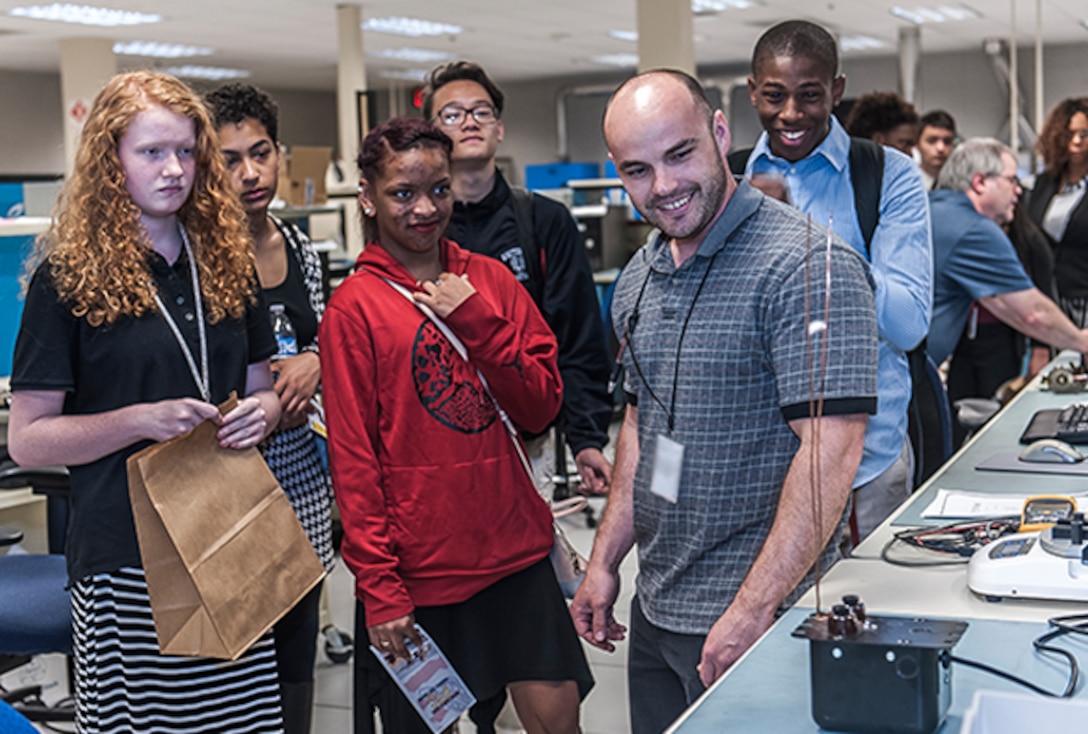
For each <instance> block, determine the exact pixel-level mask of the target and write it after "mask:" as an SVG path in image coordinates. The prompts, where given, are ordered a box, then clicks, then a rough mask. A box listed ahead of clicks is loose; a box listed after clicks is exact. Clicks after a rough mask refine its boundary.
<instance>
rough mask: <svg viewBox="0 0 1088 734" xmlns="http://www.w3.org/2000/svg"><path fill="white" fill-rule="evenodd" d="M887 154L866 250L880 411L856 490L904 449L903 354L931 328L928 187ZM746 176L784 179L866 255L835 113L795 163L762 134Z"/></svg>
mask: <svg viewBox="0 0 1088 734" xmlns="http://www.w3.org/2000/svg"><path fill="white" fill-rule="evenodd" d="M884 153H885V156H884V180H883V189H882V190H881V196H880V222H879V224H878V225H877V228H876V231H875V232H874V233H873V239H872V243H871V244H870V246H869V252H868V253H867V259H868V260H869V264H870V267H871V268H872V273H873V279H874V280H875V281H876V318H877V330H878V333H879V335H880V364H879V368H878V370H879V371H878V373H877V392H878V397H879V400H878V404H877V414H876V415H874V416H870V417H869V425H868V428H867V429H866V432H865V451H864V454H863V455H862V459H861V467H860V468H859V469H858V473H857V476H856V477H855V478H854V486H855V487H860V486H861V485H863V484H866V483H867V482H869V481H871V480H873V479H875V478H876V477H878V476H880V475H881V474H883V473H884V472H885V471H886V470H887V469H888V467H890V466H891V465H892V463H893V462H894V461H895V460H896V458H898V456H899V454H900V452H901V451H902V450H903V442H904V441H905V440H906V434H907V403H908V402H909V401H910V369H909V366H908V364H907V358H906V354H905V353H906V352H908V351H910V350H911V349H913V348H914V347H915V346H917V345H918V343H919V342H920V341H921V340H922V339H923V338H924V337H925V336H926V334H927V332H928V331H929V318H930V311H931V304H932V300H933V299H932V278H933V246H932V243H931V240H930V229H929V202H928V201H927V198H926V191H925V188H923V186H922V179H921V177H920V176H919V173H918V169H917V167H916V166H915V164H914V162H913V161H912V160H911V159H910V158H908V157H907V156H905V155H903V154H902V153H900V152H899V151H898V150H893V149H891V148H885V150H884ZM745 173H747V174H749V175H751V174H752V173H777V174H779V175H781V176H783V177H784V178H785V179H786V184H787V187H788V190H789V196H790V203H792V204H793V205H794V206H796V207H797V208H798V209H800V210H801V211H803V212H806V213H808V214H811V215H812V219H813V221H814V222H817V223H819V224H821V225H824V226H827V223H828V221H829V219H830V220H831V221H832V228H833V229H834V230H835V233H836V234H837V235H839V236H840V237H842V238H843V239H844V240H845V241H846V242H847V243H849V244H850V245H851V246H852V247H854V248H855V249H856V250H858V252H861V253H862V254H866V248H865V240H864V238H863V237H862V235H861V226H860V225H859V224H858V217H857V211H856V209H855V206H854V187H853V184H852V182H851V179H850V136H849V135H848V134H847V132H846V130H845V129H844V128H843V126H842V125H841V124H840V123H839V121H838V120H836V119H835V118H834V117H833V118H831V131H830V133H828V136H827V137H826V138H824V140H823V142H821V143H820V145H819V146H818V147H817V148H816V149H815V150H814V151H812V152H811V153H809V154H808V155H807V156H806V157H805V158H803V159H802V160H799V161H797V162H790V161H787V160H786V159H784V158H779V157H778V156H776V155H774V153H772V152H771V149H770V147H769V146H768V143H767V133H766V132H764V133H763V134H762V135H760V136H759V140H758V141H756V145H755V148H754V149H753V150H752V155H751V156H750V157H749V159H748V167H747V170H746V171H745ZM832 215H834V216H833V219H832ZM832 277H834V275H832ZM832 326H834V325H832Z"/></svg>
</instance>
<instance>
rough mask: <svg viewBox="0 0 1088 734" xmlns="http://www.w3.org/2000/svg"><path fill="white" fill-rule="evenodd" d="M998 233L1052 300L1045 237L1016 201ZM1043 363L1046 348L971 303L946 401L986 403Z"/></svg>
mask: <svg viewBox="0 0 1088 734" xmlns="http://www.w3.org/2000/svg"><path fill="white" fill-rule="evenodd" d="M1003 229H1004V230H1005V233H1006V234H1007V235H1008V237H1009V241H1010V242H1012V246H1013V249H1015V250H1016V256H1017V257H1018V258H1019V259H1020V264H1021V265H1023V266H1024V271H1025V272H1026V273H1027V274H1028V277H1029V278H1031V281H1032V283H1034V284H1035V287H1036V288H1038V289H1039V291H1040V292H1041V293H1043V294H1044V295H1046V296H1047V297H1049V298H1051V299H1056V298H1057V291H1056V289H1055V287H1054V254H1053V253H1052V252H1051V250H1050V243H1049V241H1048V240H1047V238H1046V235H1045V234H1043V231H1042V230H1041V229H1039V227H1038V226H1037V225H1036V224H1035V222H1033V221H1031V219H1029V218H1028V215H1027V211H1026V210H1025V208H1024V205H1023V202H1022V201H1020V202H1017V204H1016V208H1015V209H1014V210H1013V217H1012V221H1011V222H1008V223H1006V224H1005V225H1003ZM1029 350H1030V351H1029ZM1025 356H1026V357H1027V360H1026V365H1025ZM1049 361H1050V348H1049V347H1048V346H1047V345H1046V344H1042V343H1040V342H1036V341H1034V340H1031V339H1028V338H1027V337H1026V336H1024V335H1023V334H1022V333H1020V332H1019V331H1016V330H1015V329H1013V328H1011V327H1010V326H1008V325H1006V324H1004V323H1003V322H1001V321H1000V320H999V319H998V318H997V317H995V316H994V315H993V314H992V313H990V312H989V311H987V310H986V308H985V307H984V306H982V305H981V304H979V303H973V304H971V312H970V315H969V316H968V317H967V327H966V328H965V329H964V330H963V335H962V336H961V337H960V340H959V343H958V344H956V350H955V351H954V352H953V353H952V362H951V364H950V366H949V369H948V399H949V401H951V403H952V404H953V405H955V403H956V401H957V400H960V399H962V398H992V397H994V395H995V394H996V393H997V391H998V389H999V388H1000V387H1001V386H1002V385H1004V384H1005V383H1006V382H1008V381H1009V380H1011V379H1013V378H1015V377H1017V376H1019V375H1026V376H1027V377H1034V376H1035V374H1036V373H1037V372H1038V371H1039V370H1041V369H1042V368H1043V366H1044V365H1045V364H1046V363H1047V362H1049ZM952 431H953V447H954V448H958V447H959V446H960V444H962V443H963V441H964V439H966V438H967V431H966V429H965V428H964V427H963V426H961V425H960V424H959V423H958V422H953V424H952Z"/></svg>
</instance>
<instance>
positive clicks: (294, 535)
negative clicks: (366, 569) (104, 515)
mask: <svg viewBox="0 0 1088 734" xmlns="http://www.w3.org/2000/svg"><path fill="white" fill-rule="evenodd" d="M236 404H237V399H236V397H234V396H232V397H231V399H230V400H228V401H227V402H226V403H224V404H223V405H220V406H219V410H220V412H221V413H226V412H228V411H230V410H231V409H232V408H233V407H234V406H235V405H236ZM217 430H218V426H217V425H216V423H215V422H214V421H212V420H207V421H204V422H203V423H201V424H200V425H198V426H197V427H196V428H194V429H193V430H192V431H190V432H189V433H187V434H185V435H183V436H179V437H177V438H174V439H170V440H169V441H164V442H162V443H158V444H155V445H153V446H149V447H148V448H146V449H144V450H143V451H140V452H139V453H137V454H135V455H133V456H131V457H130V458H129V459H128V482H129V495H130V498H131V500H132V510H133V515H134V517H135V521H136V533H137V536H138V538H139V542H140V555H141V557H142V558H143V565H144V572H145V573H146V575H147V586H148V593H149V595H150V597H151V611H152V616H153V617H154V619H155V630H156V633H157V635H158V639H159V647H160V649H161V651H162V652H163V653H164V654H168V655H200V656H206V657H214V658H223V659H231V660H233V659H236V658H237V657H238V656H239V655H241V654H242V653H243V652H245V650H247V649H248V648H249V647H250V646H251V645H252V644H253V643H254V642H256V641H257V640H258V639H259V638H260V637H261V635H263V634H264V633H265V632H266V631H268V629H269V628H270V627H271V626H272V625H273V624H275V623H276V621H278V620H279V619H280V617H282V616H283V615H284V614H286V613H287V612H288V611H289V610H290V609H291V608H292V607H294V605H295V604H297V603H298V601H299V600H300V599H302V597H303V596H305V595H306V593H307V592H309V591H310V589H312V588H313V587H314V586H316V585H317V584H318V582H320V581H321V579H322V578H323V577H324V575H325V571H324V568H322V566H321V563H320V561H319V560H318V558H317V555H316V554H315V553H314V550H313V548H312V546H311V545H310V542H309V540H308V539H307V538H306V534H305V532H304V531H303V529H302V526H301V525H300V524H299V521H298V518H297V516H296V515H295V513H294V511H293V510H292V509H291V505H290V503H289V502H288V500H287V496H286V495H285V494H284V492H283V490H282V489H281V488H280V486H279V484H278V483H277V482H276V479H275V477H274V476H273V475H272V472H271V471H270V470H269V469H268V466H267V465H266V464H265V463H264V459H262V458H261V455H260V454H259V453H258V451H257V449H256V448H248V449H242V450H237V449H228V448H222V447H220V446H219V444H218V441H217V439H216V431H217Z"/></svg>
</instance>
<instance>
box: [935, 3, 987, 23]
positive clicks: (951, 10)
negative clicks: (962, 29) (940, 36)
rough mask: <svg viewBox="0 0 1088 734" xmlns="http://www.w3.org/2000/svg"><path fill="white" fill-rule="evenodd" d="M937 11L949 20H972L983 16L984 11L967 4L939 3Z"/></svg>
mask: <svg viewBox="0 0 1088 734" xmlns="http://www.w3.org/2000/svg"><path fill="white" fill-rule="evenodd" d="M937 12H939V13H942V14H943V15H944V17H946V18H948V19H949V20H972V19H973V18H981V17H982V13H980V12H978V11H977V10H975V9H974V8H972V7H969V6H967V5H938V6H937Z"/></svg>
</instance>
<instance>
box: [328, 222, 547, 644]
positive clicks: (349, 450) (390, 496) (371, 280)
mask: <svg viewBox="0 0 1088 734" xmlns="http://www.w3.org/2000/svg"><path fill="white" fill-rule="evenodd" d="M440 248H441V253H442V262H443V264H444V267H443V269H444V270H445V271H447V272H450V273H454V274H456V275H463V274H467V275H468V279H469V282H470V283H471V284H472V285H473V287H474V288H475V289H476V293H474V294H473V295H472V296H470V297H469V298H468V299H467V300H465V301H464V302H463V303H462V304H461V305H460V306H458V307H457V309H456V310H454V312H453V313H451V314H450V315H449V316H448V317H447V318H446V319H445V321H446V324H447V325H448V326H449V327H450V329H451V330H452V331H453V333H454V334H456V335H457V336H458V338H460V339H461V341H462V342H463V343H464V345H465V347H466V349H467V351H468V355H469V360H470V361H471V363H472V364H471V365H470V364H466V363H465V362H464V361H463V360H462V359H461V358H460V356H458V354H457V353H456V351H454V349H453V347H452V346H451V345H450V343H449V342H448V341H447V340H446V338H445V337H444V336H442V334H441V332H439V331H438V329H437V327H435V325H434V324H433V323H431V321H430V320H428V318H427V317H426V316H424V314H423V313H422V312H421V311H420V310H419V309H418V308H417V307H416V306H415V305H413V304H412V303H410V302H409V301H408V300H407V299H406V298H405V297H404V296H403V295H401V294H400V293H398V292H397V291H396V290H395V289H394V288H393V287H392V286H391V285H389V283H387V282H385V280H383V277H384V278H388V279H389V280H391V281H393V282H395V283H399V284H401V285H403V286H404V287H406V288H407V289H408V290H410V291H416V290H419V288H418V286H417V285H416V281H415V279H414V278H413V277H412V276H411V275H410V274H409V273H408V271H407V270H406V269H405V268H404V266H402V265H401V264H400V263H398V262H397V261H396V260H394V259H393V257H392V256H390V255H389V253H387V252H386V251H385V250H384V249H382V248H381V246H380V245H378V244H375V243H371V244H368V245H367V246H366V249H365V250H364V252H363V253H362V255H360V256H359V259H358V261H357V262H356V272H355V273H354V274H353V275H351V276H350V277H349V278H347V280H345V281H344V282H343V284H341V285H340V286H339V287H338V288H337V289H336V292H335V293H334V294H333V296H332V299H331V300H330V302H329V306H328V309H327V310H326V311H325V317H324V319H323V320H322V322H321V331H320V340H319V343H320V344H321V373H322V374H321V379H322V385H323V393H324V396H325V415H326V421H327V423H328V429H329V455H330V460H331V465H332V477H333V487H334V488H335V491H336V501H337V504H338V505H339V506H340V516H341V519H342V521H343V523H344V541H343V545H342V548H341V552H342V554H343V558H344V561H345V562H346V563H347V564H348V567H349V568H350V569H351V570H352V572H353V573H354V574H355V579H356V595H357V597H358V598H359V599H360V600H361V601H362V602H363V603H364V605H365V609H366V618H367V624H368V625H375V624H382V623H383V622H388V621H390V620H393V619H396V618H398V617H402V616H404V615H406V614H409V613H411V612H412V610H413V609H414V608H415V607H417V606H434V605H439V604H452V603H456V602H461V601H464V600H466V599H468V598H470V597H472V596H473V595H474V594H476V593H477V592H479V591H481V590H483V589H484V588H486V587H487V586H490V585H491V584H493V583H495V582H496V581H498V580H499V579H502V578H504V577H506V576H509V575H510V574H512V573H515V572H517V571H520V570H522V569H524V568H527V567H529V566H531V565H532V564H533V563H536V562H537V561H539V560H541V559H542V558H544V557H545V556H546V555H548V552H549V551H550V550H551V547H552V542H553V535H552V527H551V525H552V520H551V512H550V511H549V509H548V507H547V505H546V504H545V503H544V502H543V501H542V500H541V498H540V496H539V495H538V494H537V491H536V488H535V487H534V486H533V484H532V482H531V481H530V480H529V478H528V476H527V475H526V473H525V470H524V468H523V467H522V465H521V462H520V460H519V458H518V456H517V454H516V453H515V450H514V446H513V444H512V442H511V441H510V437H509V434H508V433H507V431H506V428H505V427H504V426H503V423H502V421H501V419H500V418H499V416H498V413H497V411H496V410H495V408H494V406H493V404H492V402H491V400H490V398H488V396H487V394H486V393H485V392H484V388H483V385H482V384H481V382H480V379H479V377H478V375H477V374H476V369H477V368H478V369H479V370H480V372H482V373H483V375H484V377H485V378H486V380H487V382H488V384H489V386H490V387H491V392H492V394H493V395H494V396H495V398H496V399H497V400H498V402H499V405H501V406H502V407H503V409H504V410H505V411H506V412H507V413H508V414H509V415H510V417H511V419H512V420H513V421H514V423H515V424H516V425H517V426H518V427H520V428H523V429H525V430H528V431H542V430H543V429H544V428H545V427H546V426H548V424H549V423H551V421H552V420H553V419H554V418H555V415H556V413H557V412H558V411H559V406H560V404H561V402H562V393H563V387H562V383H561V381H560V378H559V369H558V367H557V365H556V353H557V349H556V342H555V337H554V336H553V334H552V332H551V330H550V329H549V328H548V325H547V324H546V323H545V322H544V318H543V317H542V316H541V315H540V313H539V311H537V308H536V306H535V305H534V304H533V301H532V298H531V297H530V296H529V293H528V291H526V290H525V288H523V287H522V286H521V285H520V284H519V283H518V282H517V281H516V280H515V279H514V276H513V275H511V274H510V271H509V270H507V268H506V266H505V265H503V264H502V263H500V262H498V261H496V260H493V259H491V258H488V257H484V256H481V255H474V254H471V253H469V252H468V251H466V250H462V249H461V248H460V247H458V246H457V245H456V244H455V243H453V242H450V241H449V240H445V239H444V240H442V241H441V243H440Z"/></svg>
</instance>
